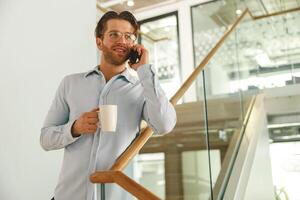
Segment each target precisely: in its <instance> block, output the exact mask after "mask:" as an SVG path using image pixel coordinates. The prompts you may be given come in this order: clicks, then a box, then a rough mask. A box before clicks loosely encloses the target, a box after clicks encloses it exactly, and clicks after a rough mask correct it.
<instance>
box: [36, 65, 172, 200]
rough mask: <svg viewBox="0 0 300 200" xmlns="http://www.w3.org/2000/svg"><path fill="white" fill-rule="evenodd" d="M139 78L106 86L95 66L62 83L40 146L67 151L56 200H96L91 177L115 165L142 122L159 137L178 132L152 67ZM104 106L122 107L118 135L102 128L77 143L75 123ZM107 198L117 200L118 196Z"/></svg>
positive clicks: (146, 67)
mask: <svg viewBox="0 0 300 200" xmlns="http://www.w3.org/2000/svg"><path fill="white" fill-rule="evenodd" d="M137 74H138V78H137V77H135V76H133V75H131V74H130V72H129V70H128V69H126V70H125V71H124V72H122V73H121V74H118V75H116V76H114V77H112V78H111V79H110V80H109V81H108V82H106V81H105V78H104V75H103V74H102V72H101V71H99V69H98V67H95V68H94V69H93V70H90V71H88V72H87V73H78V74H72V75H69V76H66V77H65V78H64V79H63V80H62V82H61V84H60V86H59V88H58V90H57V92H56V96H55V98H54V100H53V102H52V105H51V107H50V110H49V112H48V114H47V117H46V120H45V122H44V126H43V128H42V129H41V137H40V142H41V146H42V147H43V148H44V149H45V150H47V151H48V150H56V149H61V148H64V158H63V163H62V168H61V172H60V175H59V180H58V184H57V186H56V188H55V200H85V199H86V200H92V199H93V193H94V185H93V184H92V183H91V182H90V180H89V176H90V174H92V173H93V172H95V171H101V170H108V169H109V168H110V167H111V166H112V165H113V164H114V162H115V160H116V159H117V158H118V157H119V156H120V155H121V153H122V152H124V150H126V148H127V147H128V146H129V145H130V143H131V142H132V141H133V140H134V139H135V138H136V136H137V135H138V134H139V133H140V123H141V120H142V119H144V120H145V121H147V123H148V125H149V126H150V127H151V128H152V129H153V131H154V132H155V133H158V134H164V133H168V132H170V131H171V130H172V129H173V128H174V126H175V124H176V113H175V109H174V107H173V106H172V105H171V104H170V102H169V101H168V99H167V97H166V95H165V93H164V92H163V90H162V89H161V87H160V85H159V82H158V79H157V76H156V74H155V70H154V68H153V66H152V65H150V64H146V65H143V66H141V67H139V68H138V70H137ZM105 104H114V105H117V106H118V119H117V130H116V132H115V133H104V132H103V131H101V129H98V130H97V132H96V133H95V134H82V135H81V136H80V137H77V138H73V137H72V135H71V127H72V125H73V123H74V121H75V120H76V119H77V118H79V117H80V115H81V114H82V113H84V112H88V111H91V110H92V109H94V108H96V107H98V106H99V105H105ZM110 191H111V193H113V192H112V190H110ZM106 199H107V200H117V199H116V198H115V197H114V195H113V194H108V197H107V198H106ZM118 200H120V199H118Z"/></svg>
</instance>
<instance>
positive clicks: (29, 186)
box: [0, 0, 276, 200]
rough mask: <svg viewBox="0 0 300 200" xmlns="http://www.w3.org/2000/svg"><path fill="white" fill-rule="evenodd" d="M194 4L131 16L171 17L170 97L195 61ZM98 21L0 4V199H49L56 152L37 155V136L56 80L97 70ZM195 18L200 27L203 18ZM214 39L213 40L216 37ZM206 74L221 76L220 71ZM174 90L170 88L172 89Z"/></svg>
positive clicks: (60, 9)
mask: <svg viewBox="0 0 300 200" xmlns="http://www.w3.org/2000/svg"><path fill="white" fill-rule="evenodd" d="M201 3H206V1H184V2H179V3H174V4H173V5H172V6H170V5H166V6H161V7H160V8H153V9H151V10H148V11H147V10H145V11H143V12H139V13H136V16H137V18H138V19H139V20H141V21H144V22H145V23H147V19H151V18H153V17H157V16H162V15H164V14H168V13H174V12H176V15H170V17H172V16H175V17H176V20H175V22H176V27H178V30H176V31H177V34H178V35H177V36H178V38H177V48H178V49H177V53H178V55H179V57H180V59H177V61H176V62H175V63H174V65H178V66H180V67H178V68H177V69H176V68H175V71H176V70H177V71H176V74H175V75H174V76H173V77H174V78H173V81H175V82H173V83H172V84H168V82H167V81H165V82H163V85H164V87H165V88H166V89H167V92H168V96H169V97H170V96H171V95H172V94H173V92H174V91H175V90H176V89H177V87H179V86H180V83H181V82H182V81H183V80H185V79H186V78H187V76H188V75H189V74H190V73H191V72H192V70H193V69H194V66H195V65H197V64H198V62H199V59H200V57H201V55H197V59H195V53H194V48H195V47H194V44H193V43H192V42H191V41H193V30H192V27H193V24H192V23H193V21H192V20H191V15H192V11H191V6H194V5H198V4H201ZM212 9H213V8H212ZM100 16H101V13H100V12H99V10H97V9H96V6H95V1H63V2H61V1H51V2H47V3H45V2H41V1H36V0H30V1H27V2H20V1H8V0H1V2H0V30H1V31H0V52H1V59H0V66H1V67H0V70H1V72H2V73H1V74H2V75H3V76H2V78H1V81H0V87H1V91H2V93H1V104H0V105H1V108H0V109H1V113H2V115H1V118H0V121H1V128H2V130H1V138H2V139H1V142H0V144H1V145H0V158H1V165H0V171H1V179H0V186H1V187H0V198H1V199H7V200H10V199H14V200H16V199H48V198H49V197H51V196H52V194H53V189H54V187H55V184H56V182H57V178H58V173H59V169H60V165H61V159H62V151H54V152H44V151H43V150H42V149H41V147H40V145H39V133H40V128H41V126H42V123H43V120H44V117H45V115H46V113H47V110H48V108H49V106H50V103H51V101H52V99H53V96H54V93H55V90H56V89H57V86H58V84H59V82H60V81H61V79H62V78H63V77H64V76H65V75H66V74H70V73H74V72H81V71H86V70H89V69H90V68H92V67H94V66H95V65H96V64H97V62H98V61H97V60H98V57H97V50H96V46H95V41H94V35H93V32H94V27H95V25H96V22H97V20H98V19H99V17H100ZM198 17H199V16H198ZM200 18H201V19H203V23H205V20H204V19H206V18H205V15H202V16H200ZM207 20H208V19H207ZM149 23H150V22H149ZM219 32H220V33H218V34H219V36H220V35H221V33H222V29H221V30H220V31H219ZM175 45H176V44H175ZM204 54H205V53H204ZM202 56H204V55H202ZM212 70H217V71H216V72H220V71H221V70H222V69H216V68H215V69H212ZM211 73H212V74H216V73H214V72H211ZM218 74H219V75H220V76H221V77H220V76H218V77H214V79H213V80H218V79H220V78H224V77H225V76H223V77H222V75H224V74H222V73H218ZM162 76H163V75H162ZM212 77H213V76H212ZM213 80H211V81H212V82H213ZM174 85H175V86H176V87H172V86H174ZM226 88H229V87H226ZM234 89H235V88H234V87H232V90H234ZM211 92H212V93H215V94H218V93H219V95H222V92H224V87H223V88H222V87H220V85H212V88H211ZM224 93H225V92H224ZM224 93H223V94H224ZM270 93H271V94H272V93H274V92H272V91H270ZM275 93H276V92H275ZM197 95H198V96H199V95H201V94H199V93H197V86H196V85H193V87H192V88H191V89H190V90H189V91H188V94H187V95H185V97H184V100H183V101H184V102H189V101H195V100H196V99H197ZM273 95H274V94H273Z"/></svg>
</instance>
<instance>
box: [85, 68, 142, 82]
mask: <svg viewBox="0 0 300 200" xmlns="http://www.w3.org/2000/svg"><path fill="white" fill-rule="evenodd" d="M94 73H96V74H98V75H101V76H103V74H102V72H101V71H100V70H99V67H98V66H96V67H94V68H93V69H91V70H89V71H88V72H86V73H85V75H84V77H85V78H87V77H88V76H89V75H91V74H94ZM119 76H123V77H125V79H126V80H127V81H129V82H130V83H132V84H135V83H136V78H135V77H134V76H132V75H131V74H130V71H129V69H128V68H126V69H125V70H124V71H123V72H122V73H120V74H119Z"/></svg>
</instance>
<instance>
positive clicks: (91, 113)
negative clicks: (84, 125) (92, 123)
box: [84, 112, 98, 118]
mask: <svg viewBox="0 0 300 200" xmlns="http://www.w3.org/2000/svg"><path fill="white" fill-rule="evenodd" d="M84 117H86V118H98V112H87V113H84Z"/></svg>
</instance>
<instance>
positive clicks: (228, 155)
mask: <svg viewBox="0 0 300 200" xmlns="http://www.w3.org/2000/svg"><path fill="white" fill-rule="evenodd" d="M238 7H239V6H238V5H237V7H236V8H238ZM233 13H234V14H235V15H236V14H237V13H236V10H234V12H233ZM249 20H250V16H249V15H247V16H246V17H245V18H244V19H243V20H242V22H241V23H240V24H239V25H238V26H237V27H240V26H241V24H243V23H245V22H247V21H249ZM193 30H194V31H195V30H197V29H195V28H194V29H193ZM194 35H195V34H194ZM237 37H238V31H237V29H235V30H234V31H233V32H232V33H231V34H230V35H229V36H228V37H227V38H226V40H225V42H224V43H223V44H222V46H221V47H220V48H219V49H218V51H217V53H216V54H215V55H214V56H213V57H212V59H211V60H210V61H209V63H208V64H207V65H206V67H205V69H204V72H203V75H204V77H203V78H204V79H202V80H200V81H199V84H198V91H199V95H198V98H199V100H201V99H204V100H205V104H204V106H205V109H204V111H205V113H204V114H205V115H206V124H205V132H206V133H205V134H206V138H205V139H206V140H207V141H208V143H207V144H208V147H207V149H208V150H209V151H208V152H207V153H208V160H209V176H210V178H209V181H210V184H211V188H212V195H211V196H210V198H211V199H221V195H222V191H223V189H224V188H225V187H226V180H225V178H226V174H228V172H230V169H231V166H232V163H234V159H235V151H234V150H235V148H236V147H237V146H238V139H239V138H240V137H241V134H242V133H241V130H242V125H243V120H244V116H245V112H246V110H247V108H248V107H249V102H250V99H251V98H250V97H252V96H253V95H254V93H253V94H250V93H249V94H243V92H242V90H241V85H240V81H241V72H242V71H241V69H242V67H243V66H242V64H241V60H240V56H239V51H240V49H239V43H238V41H237ZM249 37H250V36H249ZM195 45H197V44H195ZM245 45H246V44H245ZM198 50H200V51H202V50H201V48H200V49H198ZM196 57H197V53H196V51H195V60H196V59H197V58H196ZM250 64H252V63H250ZM246 66H247V67H248V63H247V65H246ZM198 168H201V166H200V165H198ZM199 199H201V198H199Z"/></svg>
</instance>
